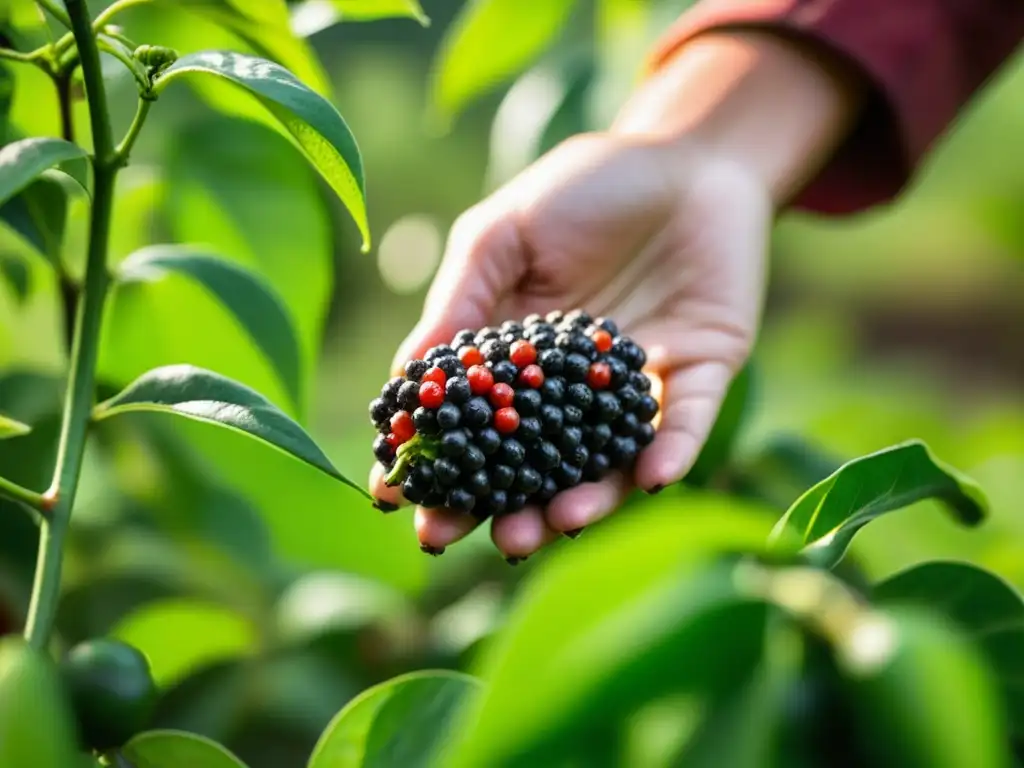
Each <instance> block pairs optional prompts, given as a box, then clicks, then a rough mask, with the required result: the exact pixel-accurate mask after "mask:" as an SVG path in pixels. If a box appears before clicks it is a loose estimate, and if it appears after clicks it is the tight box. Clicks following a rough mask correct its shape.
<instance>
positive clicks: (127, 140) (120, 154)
mask: <svg viewBox="0 0 1024 768" xmlns="http://www.w3.org/2000/svg"><path fill="white" fill-rule="evenodd" d="M152 105H153V100H152V99H151V98H147V97H146V96H145V95H143V96H142V98H140V99H139V108H138V110H137V111H136V112H135V119H134V120H132V124H131V125H130V126H129V127H128V133H126V134H125V137H124V138H123V139H122V140H121V143H120V144H118V145H117V150H116V152H115V154H116V155H117V159H118V162H119V164H121V165H126V164H127V163H128V156H129V155H130V154H131V152H132V147H133V146H135V140H136V139H138V138H139V134H140V133H141V132H142V126H143V125H144V124H145V122H146V115H148V114H149V108H150V107H151V106H152Z"/></svg>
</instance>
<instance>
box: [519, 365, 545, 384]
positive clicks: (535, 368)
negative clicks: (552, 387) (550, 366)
mask: <svg viewBox="0 0 1024 768" xmlns="http://www.w3.org/2000/svg"><path fill="white" fill-rule="evenodd" d="M519 383H520V384H524V385H526V386H527V387H531V388H533V389H540V385H541V384H543V383H544V371H543V370H541V367H540V366H539V365H537V364H535V363H534V364H531V365H528V366H526V367H525V368H523V370H522V371H521V372H520V374H519Z"/></svg>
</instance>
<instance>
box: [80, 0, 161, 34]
mask: <svg viewBox="0 0 1024 768" xmlns="http://www.w3.org/2000/svg"><path fill="white" fill-rule="evenodd" d="M152 1H153V0H117V1H116V2H113V3H111V4H110V5H108V6H107V7H106V8H104V9H103V11H102V12H101V13H100V15H99V16H97V17H96V21H94V22H93V29H96V30H100V29H102V28H103V27H104V26H105V25H106V24H109V23H110V20H111V19H112V18H114V17H115V16H116V15H117V14H119V13H120V12H121V11H124V10H126V9H128V8H131V7H132V6H133V5H142V4H143V3H150V2H152Z"/></svg>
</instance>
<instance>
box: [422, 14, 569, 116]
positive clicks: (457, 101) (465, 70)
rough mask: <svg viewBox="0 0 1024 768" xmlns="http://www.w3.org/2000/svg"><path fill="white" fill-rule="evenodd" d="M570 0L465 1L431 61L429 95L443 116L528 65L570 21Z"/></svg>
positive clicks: (449, 114)
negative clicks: (532, 0) (525, 4)
mask: <svg viewBox="0 0 1024 768" xmlns="http://www.w3.org/2000/svg"><path fill="white" fill-rule="evenodd" d="M575 5H576V3H575V0H545V2H536V3H531V4H530V7H529V10H528V11H524V9H523V4H522V2H520V0H470V2H467V3H466V4H465V5H464V6H463V7H462V9H461V10H460V11H459V15H458V17H457V18H456V19H455V21H454V22H453V23H452V25H451V27H449V28H448V30H447V31H446V33H445V37H444V40H443V41H442V44H441V48H440V50H439V52H438V55H437V57H436V59H435V61H434V63H433V73H432V75H433V82H432V100H433V104H434V109H435V110H436V111H437V112H438V116H439V117H440V118H441V119H443V120H446V121H447V120H451V119H452V118H454V117H455V116H456V115H457V114H458V113H459V112H461V111H462V110H463V109H464V108H465V107H466V105H467V104H469V103H470V102H471V101H473V100H474V99H476V98H478V97H480V96H482V95H483V94H485V93H487V92H489V91H491V90H492V89H493V88H495V87H496V86H498V85H500V84H502V83H504V82H506V81H507V80H509V79H510V78H512V77H513V76H515V75H517V74H519V73H520V72H522V71H523V70H524V69H526V68H527V67H528V66H529V65H530V64H532V63H533V62H534V61H535V60H536V59H537V57H538V56H540V54H541V53H543V52H544V50H545V49H546V48H548V46H550V45H551V44H552V43H553V42H554V41H555V39H556V38H557V37H558V34H559V32H561V30H562V28H563V27H564V26H565V25H566V23H567V22H568V21H569V17H570V15H571V13H572V11H573V9H574V7H575Z"/></svg>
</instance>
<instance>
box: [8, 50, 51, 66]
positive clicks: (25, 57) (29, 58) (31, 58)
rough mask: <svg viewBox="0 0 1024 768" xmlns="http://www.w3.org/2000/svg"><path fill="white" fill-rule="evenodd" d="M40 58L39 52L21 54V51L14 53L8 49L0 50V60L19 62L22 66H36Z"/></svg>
mask: <svg viewBox="0 0 1024 768" xmlns="http://www.w3.org/2000/svg"><path fill="white" fill-rule="evenodd" d="M40 58H41V57H40V55H39V51H32V52H31V53H22V52H21V51H15V50H12V49H10V48H0V59H7V60H9V61H19V62H21V63H23V64H38V63H39V61H40Z"/></svg>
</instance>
